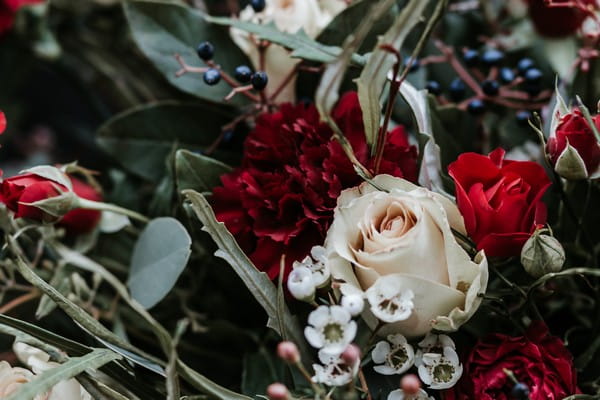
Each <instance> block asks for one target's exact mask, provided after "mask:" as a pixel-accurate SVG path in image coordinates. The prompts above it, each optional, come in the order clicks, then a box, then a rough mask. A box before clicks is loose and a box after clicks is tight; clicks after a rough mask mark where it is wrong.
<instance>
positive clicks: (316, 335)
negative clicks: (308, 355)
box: [304, 326, 325, 349]
mask: <svg viewBox="0 0 600 400" xmlns="http://www.w3.org/2000/svg"><path fill="white" fill-rule="evenodd" d="M304 336H305V337H306V340H307V341H308V343H310V345H311V346H312V347H316V348H317V349H320V348H321V347H323V346H324V345H325V342H324V341H323V336H322V335H321V333H320V332H319V331H317V330H316V329H315V328H313V327H312V326H307V327H306V328H305V329H304Z"/></svg>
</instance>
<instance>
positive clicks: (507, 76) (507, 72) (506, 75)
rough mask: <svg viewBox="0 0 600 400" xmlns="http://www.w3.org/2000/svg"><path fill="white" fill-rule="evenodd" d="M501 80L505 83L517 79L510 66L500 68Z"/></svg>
mask: <svg viewBox="0 0 600 400" xmlns="http://www.w3.org/2000/svg"><path fill="white" fill-rule="evenodd" d="M500 80H501V81H502V82H503V83H511V82H512V81H514V80H515V73H514V72H513V70H512V69H510V68H507V67H502V68H500Z"/></svg>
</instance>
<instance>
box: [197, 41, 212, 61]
mask: <svg viewBox="0 0 600 400" xmlns="http://www.w3.org/2000/svg"><path fill="white" fill-rule="evenodd" d="M196 52H197V53H198V57H200V58H201V59H203V60H204V61H208V60H211V59H212V58H213V56H214V55H215V46H213V44H212V43H211V42H202V43H200V44H199V45H198V48H197V49H196Z"/></svg>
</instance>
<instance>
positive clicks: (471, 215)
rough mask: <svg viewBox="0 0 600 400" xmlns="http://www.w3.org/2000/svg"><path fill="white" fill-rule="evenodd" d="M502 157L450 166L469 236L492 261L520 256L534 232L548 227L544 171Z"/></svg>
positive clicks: (466, 159)
mask: <svg viewBox="0 0 600 400" xmlns="http://www.w3.org/2000/svg"><path fill="white" fill-rule="evenodd" d="M504 153H505V152H504V150H503V149H501V148H498V149H496V150H494V151H492V152H491V153H490V154H489V155H488V156H484V155H481V154H477V153H463V154H461V155H460V156H459V157H458V160H456V161H454V162H453V163H452V164H450V165H449V166H448V172H449V173H450V176H451V177H452V179H454V184H455V188H456V202H457V204H458V208H459V210H460V212H461V214H462V216H463V217H464V219H465V227H466V229H467V233H468V234H469V236H470V237H471V238H472V239H473V241H474V242H475V243H476V244H477V248H478V249H480V250H481V249H483V250H485V252H486V254H487V255H488V256H499V257H509V256H516V255H518V254H520V252H521V248H522V247H523V244H525V242H526V241H527V239H528V238H529V237H530V236H531V234H532V233H533V232H534V231H535V228H536V227H537V226H539V225H543V224H545V223H546V205H545V204H544V203H543V202H542V196H543V195H544V192H545V191H546V189H548V187H549V186H550V180H549V179H548V176H547V175H546V172H545V171H544V168H542V166H541V165H539V164H537V163H534V162H531V161H511V160H504Z"/></svg>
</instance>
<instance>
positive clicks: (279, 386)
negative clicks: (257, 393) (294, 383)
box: [267, 383, 290, 400]
mask: <svg viewBox="0 0 600 400" xmlns="http://www.w3.org/2000/svg"><path fill="white" fill-rule="evenodd" d="M267 396H268V397H269V399H271V400H286V399H289V398H290V392H289V391H288V389H287V387H286V386H285V385H284V384H283V383H271V384H270V385H269V386H268V387H267Z"/></svg>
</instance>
